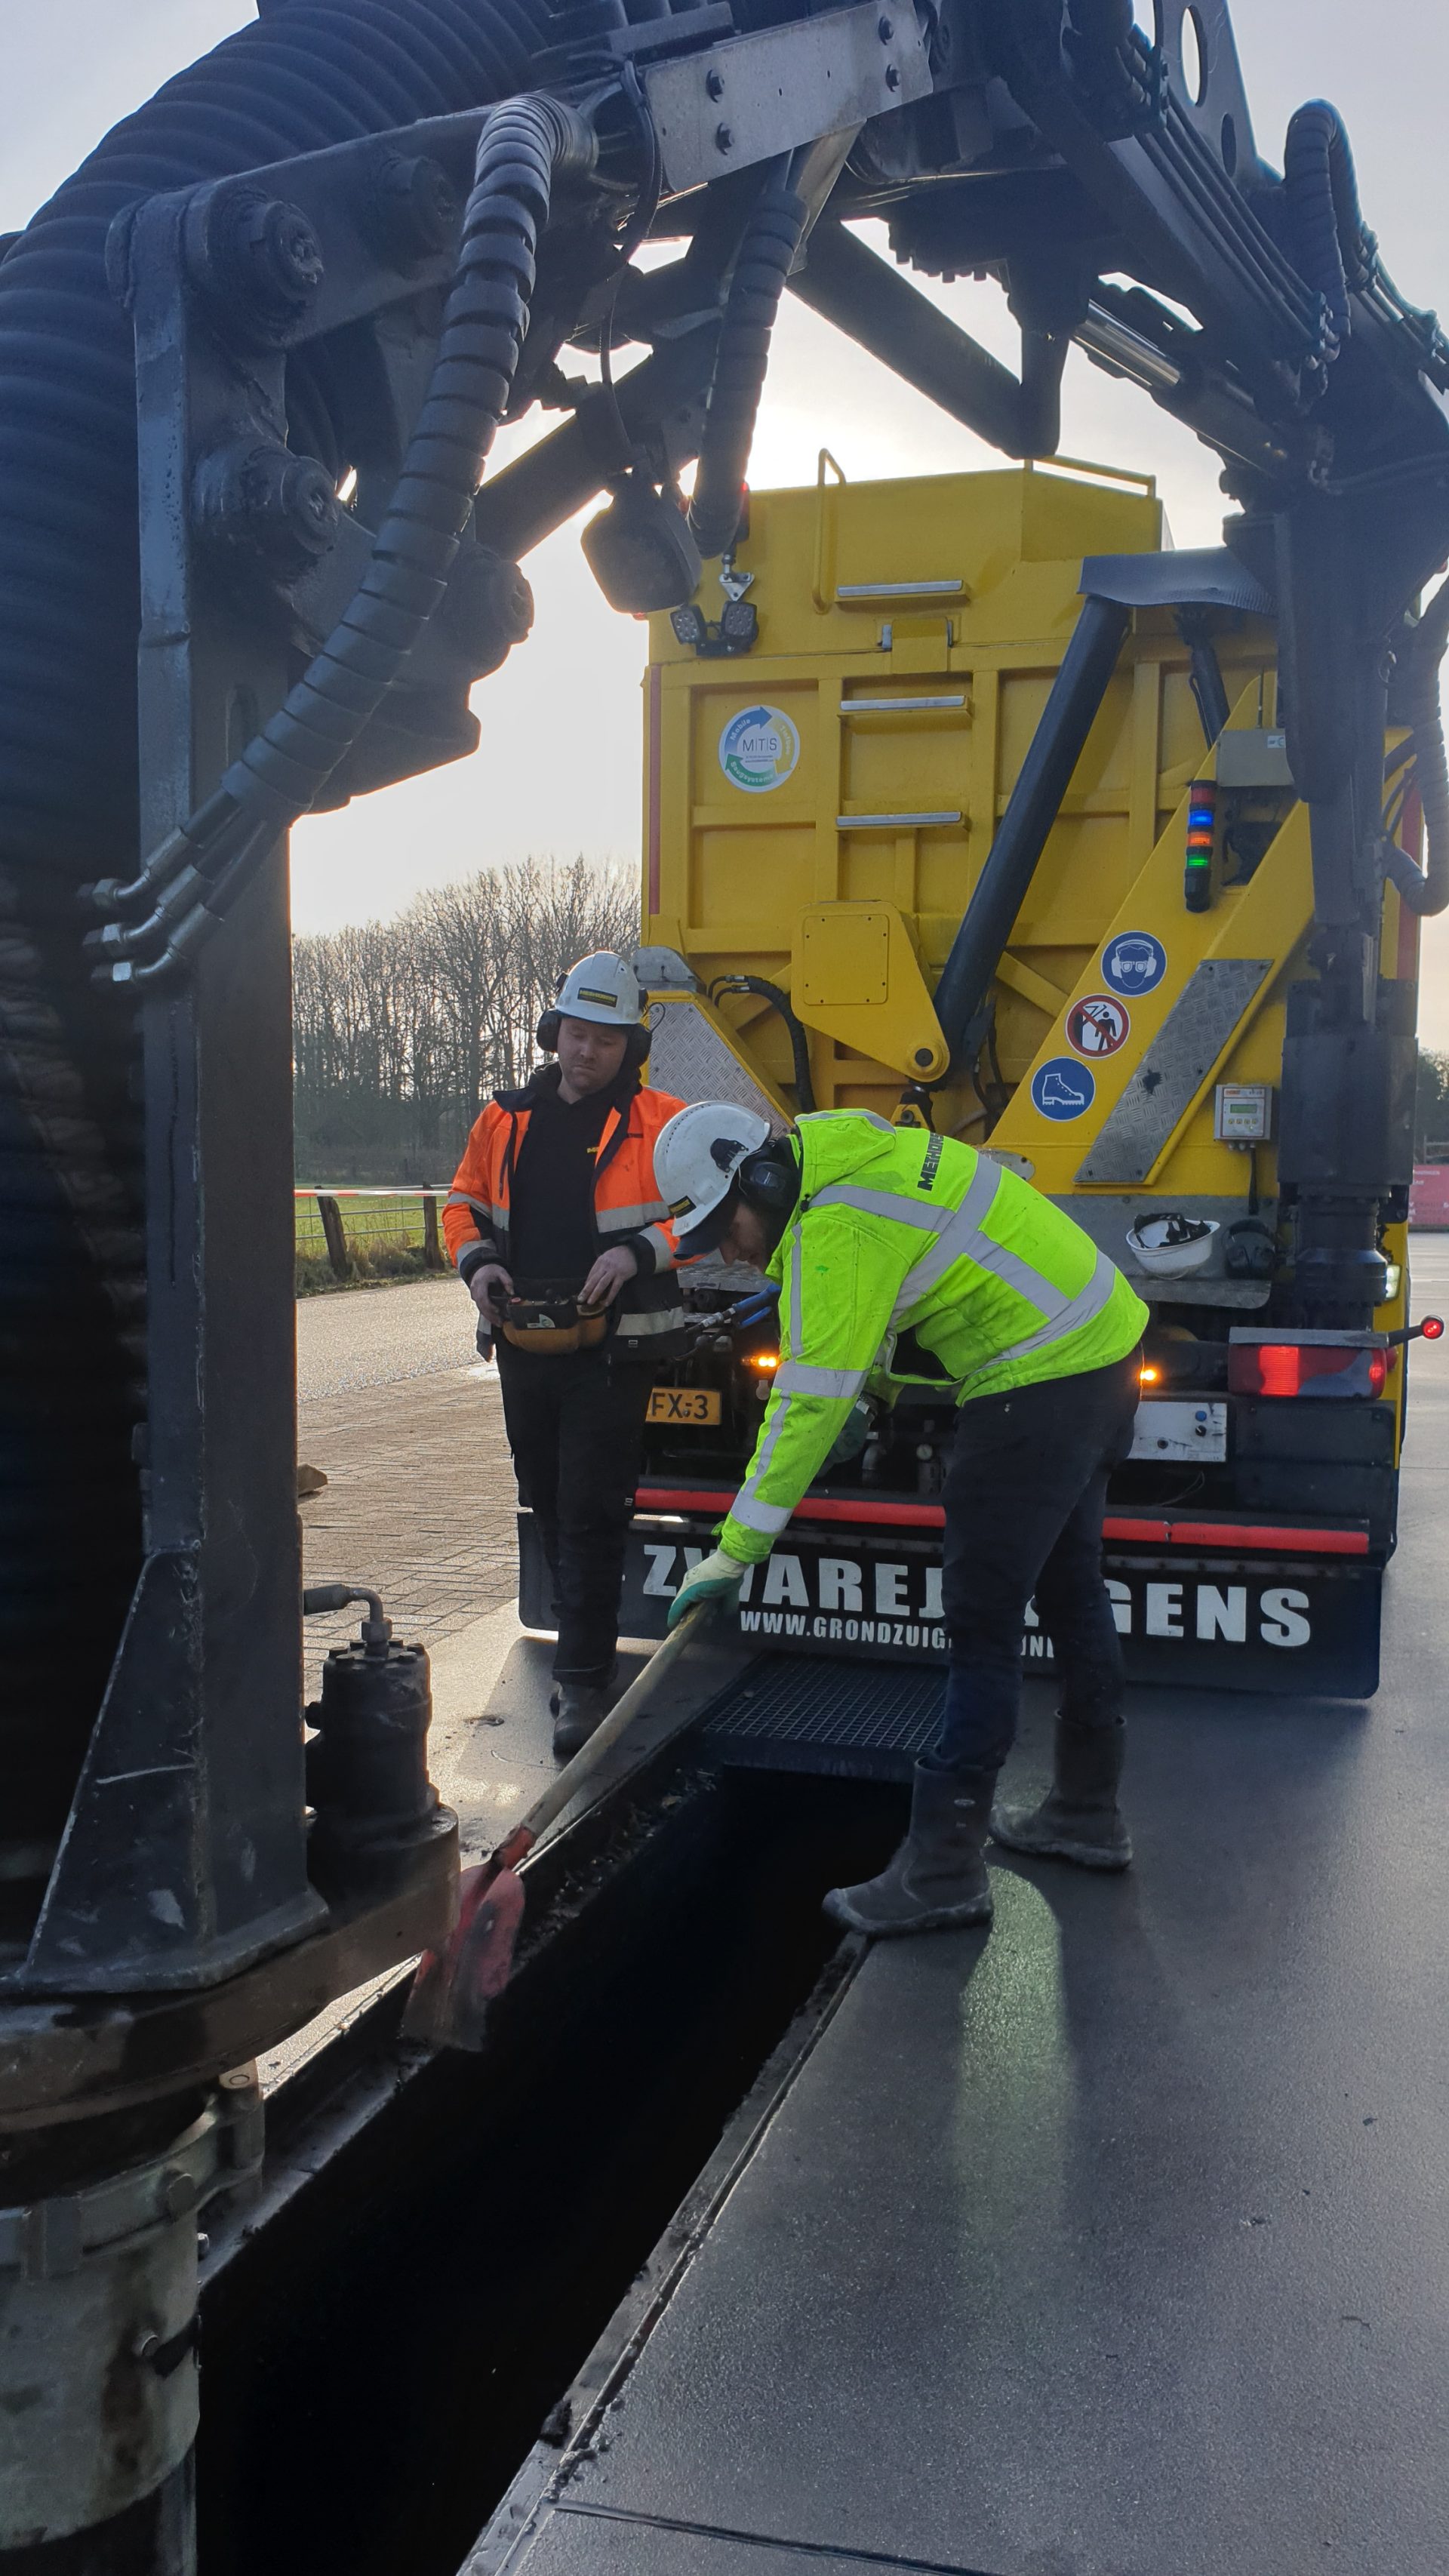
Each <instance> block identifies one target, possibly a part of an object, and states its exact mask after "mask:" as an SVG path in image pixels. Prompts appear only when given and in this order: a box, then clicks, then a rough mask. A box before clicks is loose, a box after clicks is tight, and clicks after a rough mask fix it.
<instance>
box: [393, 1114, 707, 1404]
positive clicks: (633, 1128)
mask: <svg viewBox="0 0 1449 2576" xmlns="http://www.w3.org/2000/svg"><path fill="white" fill-rule="evenodd" d="M683 1106H684V1103H683V1101H682V1100H676V1099H675V1098H674V1097H673V1095H672V1094H671V1093H670V1092H667V1091H645V1090H642V1089H641V1090H638V1091H636V1092H635V1093H634V1096H633V1098H632V1099H631V1100H630V1101H628V1102H627V1103H626V1104H625V1106H624V1107H622V1108H620V1107H617V1106H616V1107H613V1108H611V1109H610V1111H609V1114H608V1116H607V1118H606V1119H605V1121H604V1126H603V1131H602V1133H601V1135H600V1137H599V1143H598V1150H597V1152H596V1154H595V1157H594V1226H595V1230H596V1232H597V1234H598V1240H599V1250H600V1251H601V1252H608V1251H609V1250H611V1248H612V1247H613V1246H614V1245H615V1244H625V1245H627V1246H628V1248H629V1250H630V1251H631V1252H632V1253H633V1254H634V1256H635V1258H636V1260H637V1262H638V1265H639V1267H638V1270H637V1273H636V1275H635V1276H634V1278H632V1279H626V1280H625V1282H624V1285H623V1287H622V1288H621V1289H620V1291H619V1294H618V1296H617V1297H616V1298H615V1300H614V1303H613V1306H612V1307H611V1309H610V1316H611V1323H612V1330H611V1335H610V1344H609V1347H610V1348H611V1349H612V1350H613V1351H614V1352H616V1353H617V1355H618V1356H619V1357H620V1358H632V1359H640V1360H644V1359H655V1360H666V1359H673V1358H675V1357H677V1356H678V1353H679V1351H680V1350H682V1349H683V1348H684V1346H685V1330H684V1302H683V1299H682V1297H681V1295H680V1291H679V1280H678V1277H677V1274H676V1271H675V1259H676V1255H675V1249H674V1237H673V1235H672V1233H671V1231H670V1228H669V1223H668V1218H669V1210H668V1208H667V1207H666V1205H665V1203H664V1201H663V1199H662V1198H661V1197H660V1195H659V1189H658V1184H657V1183H656V1181H655V1178H654V1147H655V1144H656V1142H657V1141H658V1137H659V1133H660V1130H661V1128H663V1127H665V1126H666V1125H667V1124H668V1122H669V1120H670V1119H671V1118H672V1117H673V1116H674V1114H675V1111H676V1110H678V1109H682V1108H683ZM530 1114H531V1112H530V1108H529V1090H528V1089H525V1090H523V1091H506V1092H500V1093H499V1094H498V1095H497V1097H496V1098H495V1099H493V1100H490V1101H489V1103H488V1105H487V1107H486V1108H485V1109H484V1110H483V1112H482V1114H481V1115H480V1116H479V1117H478V1118H476V1119H475V1120H474V1122H473V1129H472V1133H471V1134H470V1136H469V1138H468V1142H467V1145H466V1147H465V1148H464V1153H463V1159H462V1161H461V1163H460V1164H459V1165H458V1169H457V1172H456V1173H455V1175H454V1178H453V1186H452V1189H451V1190H450V1191H449V1193H448V1198H447V1202H446V1204H445V1206H444V1209H443V1233H444V1235H445V1237H446V1238H447V1245H448V1250H449V1253H450V1254H451V1256H452V1259H453V1262H454V1264H455V1265H456V1268H457V1271H458V1274H459V1277H460V1278H462V1279H464V1280H466V1279H467V1278H469V1276H470V1275H471V1273H472V1272H473V1271H474V1270H476V1269H477V1268H478V1266H479V1264H480V1263H481V1262H484V1261H501V1262H502V1263H503V1264H504V1265H505V1267H508V1266H510V1257H509V1242H508V1234H509V1201H510V1196H511V1184H512V1179H513V1171H514V1166H515V1165H516V1163H517V1160H518V1154H519V1149H520V1147H521V1146H522V1143H523V1139H524V1136H525V1135H526V1133H527V1130H528V1121H529V1117H530ZM672 1336H677V1339H671V1337H672Z"/></svg>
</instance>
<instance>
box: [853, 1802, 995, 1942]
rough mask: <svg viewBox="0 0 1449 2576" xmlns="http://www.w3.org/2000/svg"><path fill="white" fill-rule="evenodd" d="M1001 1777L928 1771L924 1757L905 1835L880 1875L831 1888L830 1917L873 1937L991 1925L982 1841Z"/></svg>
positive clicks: (989, 1889) (984, 1838) (882, 1937)
mask: <svg viewBox="0 0 1449 2576" xmlns="http://www.w3.org/2000/svg"><path fill="white" fill-rule="evenodd" d="M995 1783H996V1774H995V1772H994V1771H928V1770H927V1769H926V1767H925V1765H924V1764H923V1763H920V1762H918V1763H917V1765H916V1770H915V1777H914V1780H913V1782H912V1785H911V1823H910V1831H909V1832H908V1833H907V1835H906V1839H905V1841H904V1842H903V1843H902V1845H901V1847H900V1850H899V1851H898V1852H897V1853H896V1855H895V1858H894V1859H893V1860H891V1861H888V1862H887V1864H886V1866H885V1868H884V1869H883V1870H882V1871H881V1874H880V1876H879V1878H867V1879H863V1880H862V1881H861V1883H860V1885H859V1886H858V1887H832V1889H831V1891H830V1894H829V1895H828V1896H827V1897H826V1899H825V1911H826V1913H827V1914H828V1915H829V1916H830V1919H831V1921H832V1922H833V1923H843V1924H844V1926H845V1928H846V1930H847V1931H848V1932H866V1933H869V1934H870V1935H871V1937H872V1938H873V1939H875V1940H885V1939H890V1938H892V1937H894V1936H896V1935H898V1934H901V1933H904V1932H951V1931H955V1930H957V1929H958V1927H959V1926H961V1925H962V1924H966V1923H989V1922H990V1920H991V1887H990V1882H989V1881H988V1879H987V1876H986V1864H985V1862H984V1861H983V1859H982V1857H981V1846H982V1844H983V1843H984V1842H985V1840H986V1830H987V1821H988V1818H989V1816H990V1813H991V1792H992V1789H993V1788H994V1786H995Z"/></svg>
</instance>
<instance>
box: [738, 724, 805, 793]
mask: <svg viewBox="0 0 1449 2576" xmlns="http://www.w3.org/2000/svg"><path fill="white" fill-rule="evenodd" d="M799 757H800V729H799V726H798V725H796V724H794V723H792V721H791V719H790V717H789V716H787V715H786V714H785V712H784V709H783V708H781V707H746V708H744V710H743V711H742V713H741V714H739V715H737V716H731V718H730V720H729V723H728V724H727V725H726V726H725V729H724V731H723V733H722V734H721V735H720V738H719V765H720V767H721V769H722V770H723V771H724V774H725V776H726V778H728V779H731V780H733V782H734V784H735V786H736V787H743V789H744V791H745V793H746V795H747V796H767V795H768V794H769V792H770V789H771V788H772V787H783V786H784V784H785V781H786V779H787V778H789V777H790V776H792V774H793V772H794V769H795V764H796V762H797V761H798V760H799Z"/></svg>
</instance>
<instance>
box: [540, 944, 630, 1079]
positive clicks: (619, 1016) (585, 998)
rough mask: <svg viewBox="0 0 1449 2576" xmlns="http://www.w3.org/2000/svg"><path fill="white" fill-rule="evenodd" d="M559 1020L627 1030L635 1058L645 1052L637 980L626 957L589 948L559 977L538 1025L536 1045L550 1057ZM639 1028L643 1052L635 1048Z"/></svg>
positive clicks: (612, 951) (611, 950) (608, 950)
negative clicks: (632, 1040)
mask: <svg viewBox="0 0 1449 2576" xmlns="http://www.w3.org/2000/svg"><path fill="white" fill-rule="evenodd" d="M560 1020H594V1021H597V1023H598V1024H599V1026H600V1027H601V1028H606V1029H626V1030H629V1031H630V1032H632V1034H633V1036H634V1039H635V1048H634V1052H635V1054H636V1056H637V1055H638V1054H639V1053H641V1052H647V1035H648V1025H647V1022H645V1020H644V996H643V994H642V993H641V992H640V990H639V978H638V976H637V975H636V974H635V972H634V969H633V967H632V966H631V965H630V963H629V960H628V958H627V957H620V956H619V955H618V953H617V952H616V951H615V950H614V949H612V948H595V949H592V950H591V951H590V953H589V955H588V956H587V957H581V958H580V959H579V961H578V964H577V965H576V966H571V967H570V968H569V971H568V973H567V974H566V975H561V976H560V977H559V980H558V986H557V990H556V995H555V998H554V1000H553V1001H552V1002H551V1003H550V1005H549V1007H548V1009H547V1010H546V1011H545V1012H544V1014H543V1017H542V1019H541V1020H540V1021H539V1024H538V1043H539V1045H540V1046H541V1047H544V1048H546V1049H547V1050H548V1052H549V1053H550V1054H552V1052H553V1050H554V1048H555V1047H556V1046H557V1045H558V1024H559V1022H560ZM641 1027H642V1028H643V1030H644V1033H645V1038H646V1046H645V1048H644V1049H643V1050H641V1049H640V1048H639V1046H638V1038H639V1033H640V1030H641Z"/></svg>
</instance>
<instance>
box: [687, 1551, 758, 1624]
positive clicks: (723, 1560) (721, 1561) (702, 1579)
mask: <svg viewBox="0 0 1449 2576" xmlns="http://www.w3.org/2000/svg"><path fill="white" fill-rule="evenodd" d="M748 1572H749V1568H748V1566H744V1565H741V1563H740V1560H739V1558H738V1557H737V1556H726V1554H725V1552H724V1549H723V1548H722V1547H717V1548H716V1549H715V1551H714V1554H713V1555H712V1556H707V1557H706V1558H705V1559H704V1561H703V1563H702V1564H700V1565H696V1566H694V1567H693V1568H692V1570H691V1571H690V1572H689V1573H688V1574H686V1576H685V1578H684V1581H683V1582H682V1583H681V1585H680V1587H679V1590H678V1591H677V1592H676V1594H675V1596H674V1599H673V1600H672V1601H671V1602H670V1604H669V1625H670V1627H671V1628H677V1627H678V1625H679V1622H680V1620H681V1619H682V1618H683V1617H684V1614H685V1612H686V1610H697V1609H698V1608H699V1607H700V1605H701V1603H702V1602H705V1601H717V1602H719V1604H720V1606H721V1608H722V1609H725V1610H733V1609H734V1607H735V1605H736V1603H737V1602H738V1600H739V1597H740V1585H741V1584H742V1583H743V1581H744V1579H745V1576H746V1574H747V1573H748Z"/></svg>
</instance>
